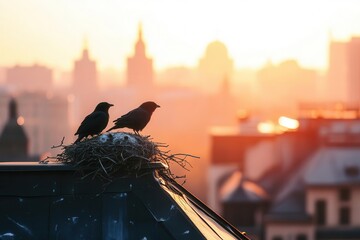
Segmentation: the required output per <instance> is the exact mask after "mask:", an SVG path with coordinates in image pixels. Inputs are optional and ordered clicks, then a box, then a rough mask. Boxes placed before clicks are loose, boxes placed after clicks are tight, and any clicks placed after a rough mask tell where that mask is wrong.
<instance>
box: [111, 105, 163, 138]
mask: <svg viewBox="0 0 360 240" xmlns="http://www.w3.org/2000/svg"><path fill="white" fill-rule="evenodd" d="M158 107H160V106H159V105H157V104H156V103H154V102H145V103H143V104H141V105H140V107H138V108H135V109H134V110H131V111H130V112H128V113H127V114H125V115H123V116H121V117H120V118H118V119H116V120H114V126H113V127H112V128H110V129H109V130H108V132H109V131H111V130H113V129H117V128H125V127H126V128H130V129H132V130H134V132H135V133H137V134H138V133H139V131H142V130H143V129H144V128H145V126H146V125H147V124H148V122H149V121H150V118H151V116H152V113H153V112H154V111H155V109H156V108H158Z"/></svg>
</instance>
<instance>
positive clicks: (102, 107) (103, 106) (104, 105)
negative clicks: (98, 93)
mask: <svg viewBox="0 0 360 240" xmlns="http://www.w3.org/2000/svg"><path fill="white" fill-rule="evenodd" d="M112 106H114V105H113V104H110V103H107V102H101V103H99V104H98V105H97V106H96V108H95V110H94V111H102V112H107V111H108V110H109V108H110V107H112Z"/></svg>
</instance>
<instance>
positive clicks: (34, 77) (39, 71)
mask: <svg viewBox="0 0 360 240" xmlns="http://www.w3.org/2000/svg"><path fill="white" fill-rule="evenodd" d="M52 81H53V79H52V70H51V69H50V68H47V67H45V66H41V65H37V64H34V65H33V66H18V65H16V66H14V67H11V68H9V69H8V70H7V73H6V82H7V84H8V85H9V86H12V87H15V88H16V89H17V90H20V91H48V90H50V89H51V88H52Z"/></svg>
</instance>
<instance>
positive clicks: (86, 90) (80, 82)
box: [73, 44, 98, 97]
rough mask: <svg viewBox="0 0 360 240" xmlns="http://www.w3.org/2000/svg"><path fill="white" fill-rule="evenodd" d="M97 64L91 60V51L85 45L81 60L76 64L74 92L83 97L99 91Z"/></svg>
mask: <svg viewBox="0 0 360 240" xmlns="http://www.w3.org/2000/svg"><path fill="white" fill-rule="evenodd" d="M97 77H98V76H97V69H96V62H95V61H94V60H91V59H90V56H89V50H88V48H87V46H86V44H84V48H83V51H82V55H81V58H80V59H79V60H76V61H75V62H74V68H73V91H74V93H75V95H79V96H81V97H83V96H88V95H92V94H94V93H96V92H97V91H98V82H97Z"/></svg>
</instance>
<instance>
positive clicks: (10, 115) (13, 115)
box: [9, 98, 18, 121]
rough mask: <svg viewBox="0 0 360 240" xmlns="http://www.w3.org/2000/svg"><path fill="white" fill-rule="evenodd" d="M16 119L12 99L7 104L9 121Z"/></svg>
mask: <svg viewBox="0 0 360 240" xmlns="http://www.w3.org/2000/svg"><path fill="white" fill-rule="evenodd" d="M17 117H18V113H17V105H16V101H15V99H14V98H12V99H11V100H10V102H9V121H16V120H17Z"/></svg>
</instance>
